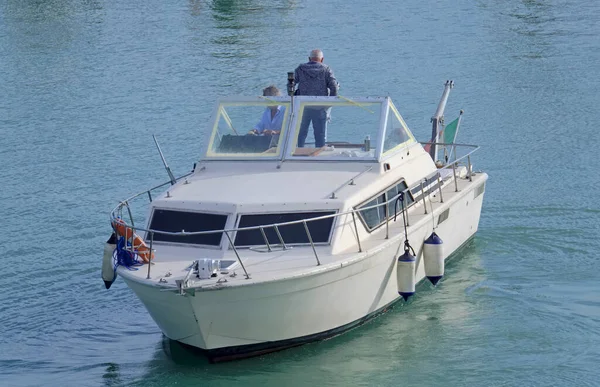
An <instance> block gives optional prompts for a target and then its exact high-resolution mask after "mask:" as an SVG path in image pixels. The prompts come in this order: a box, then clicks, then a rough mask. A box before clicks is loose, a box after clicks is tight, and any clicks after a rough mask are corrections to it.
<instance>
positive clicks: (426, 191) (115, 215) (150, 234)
mask: <svg viewBox="0 0 600 387" xmlns="http://www.w3.org/2000/svg"><path fill="white" fill-rule="evenodd" d="M439 145H452V146H454V147H455V151H454V152H453V153H454V154H455V155H456V147H469V148H472V149H471V150H470V151H469V152H468V153H466V154H465V155H463V156H461V157H459V158H456V157H455V159H454V160H452V162H451V163H447V164H446V165H444V166H442V167H441V168H439V169H438V170H437V171H435V172H433V173H431V174H429V175H428V176H426V177H425V178H423V179H422V180H421V181H419V182H417V183H415V184H413V185H411V186H410V187H408V188H406V189H405V190H404V191H402V193H403V194H404V195H412V191H413V190H414V189H415V188H417V187H419V188H420V189H421V194H420V195H421V199H422V202H423V207H425V213H427V208H426V205H425V204H426V202H425V198H426V197H429V196H430V195H431V194H432V193H433V192H434V191H435V189H438V190H439V193H440V201H441V202H442V203H443V198H442V184H443V178H442V176H441V173H440V170H443V169H450V168H452V171H453V180H454V181H455V191H456V192H457V191H458V185H457V176H456V166H457V165H460V164H461V163H463V162H464V161H465V160H466V161H467V163H466V166H467V173H468V179H469V181H472V176H471V169H472V166H471V154H472V153H473V152H475V151H476V150H478V149H479V146H476V145H468V144H443V143H441V144H439ZM191 173H193V172H190V173H188V174H186V175H183V176H180V177H178V178H177V179H176V180H177V181H179V180H181V179H183V178H185V177H187V176H189V175H190V174H191ZM434 179H435V180H434ZM431 181H435V182H437V183H438V184H436V185H437V187H434V188H431V186H432V184H431ZM424 182H428V184H427V186H425V185H424ZM169 184H171V182H170V181H168V182H165V183H163V184H160V185H157V186H155V187H153V188H150V189H149V190H146V191H142V192H140V193H138V194H135V195H133V196H131V197H129V198H127V199H125V200H123V201H121V202H120V203H119V204H118V205H117V206H116V207H115V208H114V209H113V210H112V211H111V213H110V218H111V223H112V222H114V221H116V220H117V219H120V220H121V221H122V222H124V223H125V224H124V225H125V227H129V228H131V230H132V231H133V233H132V234H135V232H136V231H143V232H146V233H147V235H146V240H148V239H149V240H150V251H151V253H152V252H153V250H152V245H153V243H154V235H155V234H162V235H170V236H195V235H209V234H218V233H221V234H223V233H224V234H225V236H226V237H227V240H228V242H229V246H230V248H231V249H232V250H233V252H234V254H235V256H236V258H237V261H238V262H239V264H240V266H241V267H242V270H243V271H244V274H245V276H246V278H247V279H248V278H250V275H249V274H248V271H247V270H246V267H245V266H244V263H243V262H242V259H241V257H240V253H239V251H238V249H237V248H236V246H235V242H234V238H232V236H231V235H230V234H231V233H237V232H240V231H252V230H258V231H260V233H261V235H262V237H263V239H264V241H265V246H266V247H267V249H268V251H272V244H271V243H269V240H268V238H267V236H266V234H265V229H269V228H273V230H274V231H275V233H276V235H277V237H278V239H279V242H280V245H281V247H282V248H283V249H284V250H286V249H288V245H286V243H285V241H284V239H283V237H282V235H281V233H280V231H279V228H280V227H283V226H291V225H296V224H302V225H303V226H304V230H305V233H306V238H307V240H308V241H309V244H310V246H311V247H312V251H313V254H314V256H315V260H316V262H317V266H319V265H321V261H320V259H319V255H318V253H317V249H316V247H315V243H314V242H313V238H312V235H311V232H310V229H309V227H308V224H307V223H309V222H315V221H318V220H323V219H329V218H337V217H341V216H345V215H351V216H352V222H353V225H354V231H355V234H356V242H357V247H358V251H359V252H362V245H361V240H360V235H359V232H358V226H357V224H356V215H357V213H358V215H359V216H360V212H361V211H365V210H370V209H374V208H378V207H381V206H385V207H384V208H385V209H386V210H385V211H386V212H385V214H386V220H385V223H386V239H387V238H389V221H390V219H391V218H393V216H394V215H395V214H394V215H391V214H388V210H387V209H388V207H387V206H388V204H390V203H394V202H396V200H397V199H398V196H400V193H398V194H397V195H396V196H394V197H392V198H391V199H389V200H387V201H385V202H383V203H379V204H374V205H372V206H367V207H360V208H352V209H350V210H348V211H344V212H338V213H334V214H329V215H323V216H318V217H314V218H309V219H301V220H295V221H289V222H282V223H273V224H269V225H259V226H251V227H238V228H230V229H222V230H208V231H194V232H186V231H181V232H170V231H162V230H152V229H148V228H143V227H135V226H134V220H133V215H132V212H131V208H130V204H129V203H130V202H131V201H132V200H133V199H136V198H138V197H140V196H143V195H147V196H148V198H149V200H150V201H152V195H151V192H152V191H154V190H156V189H159V188H162V187H164V186H166V185H169ZM417 202H418V201H415V202H413V203H411V205H409V206H407V207H405V209H406V210H408V208H409V207H410V206H412V205H415V204H417ZM124 209H125V210H126V211H127V216H128V217H129V222H130V224H129V223H127V222H125V221H124V220H123V219H124V218H123V211H124ZM394 212H395V213H397V211H394ZM406 219H407V223H408V213H407V217H406ZM132 245H133V243H132ZM150 257H152V254H151V255H150ZM150 266H151V259H150V262H149V264H148V275H147V279H150Z"/></svg>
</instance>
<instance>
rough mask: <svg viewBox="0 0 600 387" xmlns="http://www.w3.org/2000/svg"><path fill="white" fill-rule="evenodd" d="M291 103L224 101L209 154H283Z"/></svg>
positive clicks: (262, 155)
mask: <svg viewBox="0 0 600 387" xmlns="http://www.w3.org/2000/svg"><path fill="white" fill-rule="evenodd" d="M289 109H290V103H289V100H288V101H286V100H285V99H282V98H277V97H274V98H273V99H271V97H269V99H266V98H263V99H253V100H251V101H247V102H241V101H237V102H221V103H220V104H219V105H218V107H217V110H216V119H215V120H214V121H213V122H214V125H213V129H212V132H211V136H210V140H209V142H208V149H207V152H206V156H207V157H227V158H232V157H233V158H248V157H251V158H256V157H266V158H269V157H277V156H280V154H281V150H282V148H283V143H284V141H283V139H284V138H285V133H286V128H287V126H288V116H289Z"/></svg>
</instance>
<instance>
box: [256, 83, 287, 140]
mask: <svg viewBox="0 0 600 387" xmlns="http://www.w3.org/2000/svg"><path fill="white" fill-rule="evenodd" d="M280 95H281V92H280V91H279V89H278V88H277V87H275V86H273V85H271V86H268V87H266V88H265V89H264V90H263V96H265V97H278V96H280ZM284 118H285V106H269V107H267V108H266V109H265V111H264V112H263V114H262V116H261V118H260V121H259V122H258V123H257V124H256V125H254V128H252V130H251V131H249V132H248V134H254V135H261V136H262V135H275V134H279V132H280V131H281V125H282V124H283V119H284Z"/></svg>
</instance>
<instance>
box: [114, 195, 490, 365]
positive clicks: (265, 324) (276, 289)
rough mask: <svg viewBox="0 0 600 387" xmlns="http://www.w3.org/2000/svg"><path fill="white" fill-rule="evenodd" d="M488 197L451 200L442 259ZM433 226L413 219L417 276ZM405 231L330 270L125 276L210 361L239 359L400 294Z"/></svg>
mask: <svg viewBox="0 0 600 387" xmlns="http://www.w3.org/2000/svg"><path fill="white" fill-rule="evenodd" d="M482 200H483V195H479V196H477V197H474V194H473V190H470V192H463V195H461V196H460V198H458V200H455V201H453V203H451V204H450V205H449V207H450V216H449V217H448V219H447V220H445V221H444V222H443V223H441V224H440V225H438V226H437V228H436V233H437V234H438V235H440V236H441V237H442V239H443V241H444V259H447V258H448V257H449V256H450V255H451V254H452V253H454V252H455V251H457V250H458V249H459V247H460V246H461V245H463V244H464V243H466V242H467V241H468V240H469V239H470V238H471V237H473V235H474V234H475V233H476V231H477V228H478V224H479V216H480V211H481V205H482ZM432 231H433V227H432V221H431V218H429V221H422V222H417V223H416V224H415V225H411V227H410V232H409V236H408V237H409V241H410V242H411V244H412V245H413V248H414V249H415V251H416V253H417V263H416V267H417V271H416V280H417V282H419V281H421V280H423V279H424V278H425V271H424V264H423V260H422V242H423V241H424V240H425V239H426V238H427V237H428V236H429V235H430V234H431V232H432ZM403 239H404V238H403V236H402V235H391V236H390V239H389V243H387V244H386V245H382V246H384V247H382V248H378V249H372V250H371V253H370V254H368V255H366V256H364V257H363V258H361V259H357V260H354V261H350V262H348V263H340V264H339V266H337V267H335V268H332V269H330V270H324V271H320V272H316V273H311V274H308V275H305V276H299V277H295V278H291V279H285V280H280V281H270V282H262V283H256V284H252V285H247V286H231V287H223V288H221V289H218V290H210V291H203V290H196V291H194V292H188V293H187V294H186V295H184V296H182V295H179V294H177V293H175V292H164V291H160V290H159V289H158V288H156V287H151V286H147V285H145V284H143V283H139V282H136V281H135V280H132V279H131V278H125V280H126V282H127V284H128V285H129V286H130V287H131V289H132V290H133V291H134V292H135V293H136V294H137V296H138V297H139V298H140V300H141V301H142V302H143V303H144V305H145V306H146V308H147V309H148V311H149V313H150V315H151V316H152V317H153V319H154V320H155V321H156V323H157V324H158V326H159V327H160V328H161V330H162V331H163V333H164V334H165V335H166V336H167V337H168V338H170V339H172V340H177V341H179V342H181V343H183V344H186V345H190V346H193V347H197V348H200V349H202V350H204V351H205V353H206V354H207V355H208V357H209V358H210V359H211V360H212V361H224V360H234V359H238V358H242V357H249V356H255V355H260V354H263V353H267V352H272V351H277V350H281V349H285V348H289V347H293V346H297V345H300V344H303V343H306V342H310V341H316V340H321V339H324V338H327V337H331V336H334V335H338V334H340V333H342V332H344V331H346V330H348V329H351V328H354V327H356V326H357V325H360V324H362V323H364V322H365V321H367V320H368V319H370V318H372V317H374V316H376V315H377V314H379V313H381V312H383V311H385V310H386V308H387V307H389V306H390V305H392V304H393V303H395V302H396V301H398V300H400V299H401V298H400V296H399V294H398V290H397V283H396V273H395V271H396V261H397V256H398V253H399V251H400V252H401V248H402V242H403Z"/></svg>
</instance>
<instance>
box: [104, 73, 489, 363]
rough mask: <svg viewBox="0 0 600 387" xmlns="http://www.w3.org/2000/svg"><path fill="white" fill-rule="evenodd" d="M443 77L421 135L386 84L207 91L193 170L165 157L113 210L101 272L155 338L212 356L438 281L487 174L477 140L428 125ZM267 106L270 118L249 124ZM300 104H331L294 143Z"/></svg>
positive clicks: (370, 309) (474, 221)
mask: <svg viewBox="0 0 600 387" xmlns="http://www.w3.org/2000/svg"><path fill="white" fill-rule="evenodd" d="M451 87H452V83H450V82H447V83H446V86H445V89H444V94H443V96H442V99H441V101H440V104H439V107H438V112H437V113H436V115H435V116H434V117H433V122H434V125H433V135H432V140H431V141H430V142H429V143H427V144H421V143H419V142H418V141H417V140H415V137H414V136H413V134H412V132H411V131H410V130H409V128H408V126H407V125H406V123H405V121H404V119H403V118H402V116H401V115H400V113H399V112H398V109H397V108H396V106H394V104H393V103H392V100H391V99H390V98H389V97H377V98H345V97H341V96H337V97H305V96H303V97H299V96H283V97H237V98H223V99H221V100H219V101H218V103H217V104H216V107H215V109H214V113H213V116H212V120H211V122H210V123H209V128H208V133H207V134H208V135H207V138H206V141H205V147H204V148H205V149H204V152H203V156H202V157H201V159H200V160H199V161H197V162H196V163H195V164H194V168H193V171H192V172H191V173H188V174H187V175H184V176H182V177H179V178H175V177H174V176H173V174H172V173H171V171H170V169H169V168H168V167H167V165H166V163H165V167H167V172H168V173H169V176H170V179H169V181H168V182H167V183H165V184H163V185H159V186H157V187H154V188H152V189H149V190H145V191H143V192H141V193H139V194H137V195H134V196H132V197H130V198H128V199H126V200H123V201H122V202H121V203H119V205H118V206H117V207H116V208H115V209H114V210H113V211H112V212H111V226H112V228H113V231H114V232H113V236H112V237H111V240H110V241H109V242H108V243H107V247H106V248H105V257H104V264H103V279H104V280H105V283H106V285H107V287H109V286H110V284H111V283H112V282H113V281H114V280H115V277H117V276H118V277H121V278H122V279H123V280H124V281H125V282H126V284H127V285H128V286H129V287H130V288H131V289H132V290H133V292H134V293H135V294H136V295H137V296H138V297H139V299H140V300H141V301H142V303H143V304H144V305H145V307H146V308H147V310H148V312H149V313H150V315H151V316H152V318H153V319H154V321H155V322H156V324H157V325H158V326H159V327H160V329H161V330H162V332H163V333H164V334H165V335H166V336H167V337H168V338H170V339H172V340H176V341H179V342H181V343H184V344H187V345H190V346H193V347H197V348H200V349H202V350H204V351H205V352H206V354H207V355H208V357H209V359H211V360H212V361H224V360H232V359H237V358H242V357H248V356H253V355H258V354H262V353H266V352H271V351H276V350H280V349H284V348H288V347H292V346H296V345H300V344H303V343H306V342H310V341H315V340H320V339H323V338H327V337H330V336H333V335H337V334H340V333H342V332H344V331H346V330H348V329H351V328H353V327H355V326H357V325H359V324H361V323H363V322H365V321H366V320H368V319H369V318H372V317H374V316H376V315H377V314H379V313H381V312H383V311H384V310H386V308H388V307H389V306H391V305H392V304H394V303H395V302H397V301H399V300H402V299H408V298H409V297H410V296H411V295H412V294H413V293H414V292H415V286H416V285H417V284H418V283H419V282H420V281H422V280H424V279H425V278H426V277H428V278H430V280H431V281H432V282H433V283H434V284H435V283H437V281H438V280H439V279H440V278H441V277H442V276H443V274H444V262H445V260H446V259H447V258H448V257H449V256H451V255H452V254H453V253H455V252H456V251H457V250H458V249H459V248H460V247H461V246H463V245H464V244H465V243H466V242H467V241H469V240H470V239H471V238H472V237H473V236H474V234H475V233H476V231H477V228H478V224H479V217H480V213H481V208H482V201H483V196H484V195H483V193H484V191H485V183H486V180H487V177H488V176H487V174H485V173H483V172H477V173H476V172H474V171H473V168H472V165H471V155H472V153H473V152H474V151H475V150H476V149H478V147H477V146H473V145H464V144H463V145H461V144H456V143H455V142H452V143H444V142H443V141H441V140H442V134H440V133H441V132H442V129H443V128H444V125H443V111H444V107H445V104H446V100H447V98H448V93H449V91H450V88H451ZM269 107H278V109H284V112H285V118H284V119H283V123H282V127H281V130H280V131H274V132H271V133H269V134H268V135H265V134H263V135H252V134H248V131H249V130H250V129H252V127H253V125H254V124H255V123H256V122H257V121H258V120H259V119H260V117H261V115H262V114H263V112H264V111H265V109H268V108H269ZM311 109H312V110H315V109H322V110H323V112H324V114H326V113H328V114H329V115H330V121H329V128H328V139H327V142H326V144H325V146H323V147H320V148H316V147H315V146H314V145H311V142H310V134H309V139H308V141H307V142H306V144H305V146H303V147H299V146H298V134H299V130H300V124H301V122H302V117H303V115H304V114H305V112H306V111H309V110H311ZM310 132H312V128H311V130H310V131H309V133H310ZM313 144H314V143H313ZM157 145H158V144H157ZM159 151H160V148H159ZM442 153H443V155H442ZM438 155H441V156H440V159H439V160H438ZM161 156H162V152H161ZM163 161H164V158H163ZM142 206H143V207H142ZM140 208H143V210H141V211H140Z"/></svg>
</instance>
